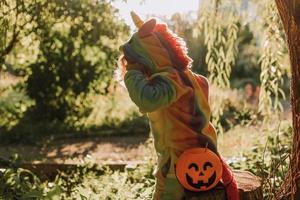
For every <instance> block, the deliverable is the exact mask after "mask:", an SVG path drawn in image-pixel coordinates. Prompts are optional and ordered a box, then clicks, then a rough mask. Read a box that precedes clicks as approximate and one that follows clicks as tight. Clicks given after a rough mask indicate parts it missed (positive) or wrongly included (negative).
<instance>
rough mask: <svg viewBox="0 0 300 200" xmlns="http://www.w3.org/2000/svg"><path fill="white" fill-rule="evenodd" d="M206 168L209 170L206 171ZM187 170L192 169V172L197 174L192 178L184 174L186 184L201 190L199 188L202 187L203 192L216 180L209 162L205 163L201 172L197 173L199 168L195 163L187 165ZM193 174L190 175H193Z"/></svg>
mask: <svg viewBox="0 0 300 200" xmlns="http://www.w3.org/2000/svg"><path fill="white" fill-rule="evenodd" d="M207 167H209V168H208V169H207ZM189 169H194V172H196V173H198V174H199V175H198V176H192V177H191V176H190V175H189V174H188V173H187V174H186V180H187V182H188V184H189V185H190V186H192V187H194V188H197V189H201V187H203V189H204V190H205V188H207V187H209V186H210V185H212V184H213V183H214V182H215V180H216V177H217V174H216V172H215V170H214V169H213V166H212V164H211V163H210V162H206V163H205V164H204V166H203V171H199V167H198V165H197V164H195V163H191V164H190V165H189ZM194 172H193V174H192V175H194ZM204 173H205V174H204ZM193 177H196V178H193Z"/></svg>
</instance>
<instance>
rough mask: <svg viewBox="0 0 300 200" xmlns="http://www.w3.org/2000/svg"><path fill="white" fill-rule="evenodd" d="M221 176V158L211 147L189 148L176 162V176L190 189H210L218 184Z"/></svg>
mask: <svg viewBox="0 0 300 200" xmlns="http://www.w3.org/2000/svg"><path fill="white" fill-rule="evenodd" d="M221 176H222V163H221V160H220V158H219V157H218V156H217V155H216V154H215V153H213V152H212V151H210V150H209V149H205V148H194V149H188V150H186V151H185V152H184V153H183V154H182V155H181V156H180V157H179V158H178V160H177V163H176V177H177V178H178V180H179V182H180V183H181V184H182V185H183V187H185V188H186V189H188V190H190V191H206V190H210V189H212V188H213V187H215V186H216V185H217V184H218V182H219V180H220V179H221Z"/></svg>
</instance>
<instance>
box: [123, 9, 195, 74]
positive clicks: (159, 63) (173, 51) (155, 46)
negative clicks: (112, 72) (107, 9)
mask: <svg viewBox="0 0 300 200" xmlns="http://www.w3.org/2000/svg"><path fill="white" fill-rule="evenodd" d="M131 17H132V20H133V22H134V24H135V25H136V27H137V28H138V31H137V32H135V33H134V34H133V35H132V36H131V38H130V39H129V41H127V42H126V43H125V44H123V45H122V46H120V50H121V51H123V53H124V55H125V58H126V59H127V60H129V61H133V62H139V63H141V64H143V65H144V66H145V67H146V68H147V70H148V71H149V72H150V73H156V72H159V71H162V70H163V68H165V67H174V68H176V69H178V70H182V71H184V70H185V69H187V68H189V67H190V65H191V62H192V60H191V58H190V57H189V56H188V55H187V48H186V44H185V42H184V41H183V40H182V39H181V38H180V37H178V36H177V35H176V34H174V33H172V32H171V31H170V29H169V28H168V26H167V25H166V24H163V23H161V24H159V23H157V22H156V20H155V19H150V20H148V21H147V22H144V21H143V20H142V19H141V18H140V17H139V16H138V15H137V14H135V13H134V12H131Z"/></svg>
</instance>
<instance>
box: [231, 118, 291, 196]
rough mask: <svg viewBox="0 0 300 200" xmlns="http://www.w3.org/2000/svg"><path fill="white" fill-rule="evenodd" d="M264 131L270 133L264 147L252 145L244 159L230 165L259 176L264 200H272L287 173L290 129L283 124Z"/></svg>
mask: <svg viewBox="0 0 300 200" xmlns="http://www.w3.org/2000/svg"><path fill="white" fill-rule="evenodd" d="M265 131H266V132H270V135H269V136H268V140H267V143H266V145H265V146H261V145H254V147H253V150H252V152H250V153H247V154H245V155H244V159H242V160H240V161H238V162H236V163H232V164H231V165H232V167H234V168H235V169H246V170H250V171H251V172H253V173H254V174H256V175H257V176H259V177H260V178H261V179H262V185H263V190H264V199H273V198H274V195H275V194H276V192H278V190H279V188H280V186H281V184H282V183H283V181H284V178H285V175H286V174H287V171H288V166H289V163H290V160H289V155H290V153H291V147H292V127H291V126H290V125H289V124H288V125H287V124H283V125H279V127H278V129H273V130H269V129H267V130H265ZM263 133H264V132H263Z"/></svg>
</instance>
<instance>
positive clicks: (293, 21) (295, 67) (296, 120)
mask: <svg viewBox="0 0 300 200" xmlns="http://www.w3.org/2000/svg"><path fill="white" fill-rule="evenodd" d="M275 1H276V4H277V9H278V11H279V15H280V18H281V20H282V24H283V27H284V30H285V33H286V38H287V43H288V48H289V54H290V62H291V72H292V80H291V107H292V116H293V132H294V136H293V147H292V155H291V163H290V166H289V171H288V174H287V176H286V179H285V182H284V184H283V185H282V188H281V191H280V192H279V193H278V194H277V198H278V199H286V198H287V199H293V200H299V199H300V0H275Z"/></svg>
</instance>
